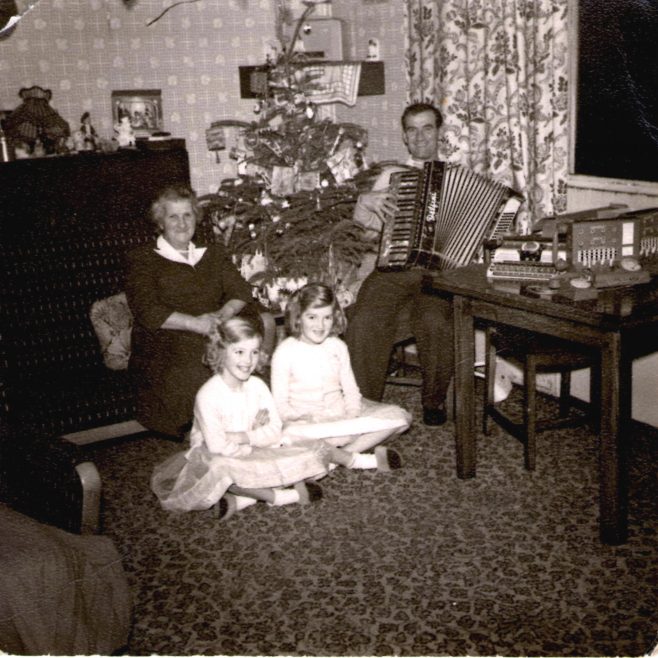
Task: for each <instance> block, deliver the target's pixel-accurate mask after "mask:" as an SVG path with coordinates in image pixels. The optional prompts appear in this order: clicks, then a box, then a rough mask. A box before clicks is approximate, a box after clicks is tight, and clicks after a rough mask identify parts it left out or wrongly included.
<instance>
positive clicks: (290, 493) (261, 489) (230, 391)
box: [151, 317, 398, 519]
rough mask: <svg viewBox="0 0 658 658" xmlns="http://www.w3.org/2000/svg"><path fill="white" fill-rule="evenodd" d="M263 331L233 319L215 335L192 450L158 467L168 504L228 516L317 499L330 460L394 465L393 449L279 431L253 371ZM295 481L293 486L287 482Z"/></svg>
mask: <svg viewBox="0 0 658 658" xmlns="http://www.w3.org/2000/svg"><path fill="white" fill-rule="evenodd" d="M261 341H262V336H261V334H260V332H259V330H258V329H257V328H256V326H255V325H254V324H253V323H252V322H251V321H250V320H248V319H246V318H241V317H234V318H231V319H230V320H227V321H225V322H223V323H221V324H219V325H218V326H217V329H216V331H215V332H214V333H213V334H212V335H211V336H210V339H209V343H208V347H207V350H206V362H207V364H208V365H209V366H210V368H211V369H212V370H213V372H214V373H215V374H214V375H213V376H212V377H211V378H210V379H209V380H208V381H207V382H206V383H205V384H204V385H203V386H202V387H201V388H200V389H199V392H198V393H197V396H196V401H195V407H194V422H193V425H192V430H191V432H190V449H189V450H187V451H186V452H181V453H177V454H175V455H173V456H172V457H170V458H169V459H167V460H165V461H164V462H163V463H162V464H159V465H157V466H156V467H155V469H154V471H153V475H152V477H151V488H152V490H153V492H154V493H155V494H156V495H157V497H158V498H159V500H160V504H161V505H162V507H163V508H165V509H168V510H178V511H189V510H201V509H208V508H210V507H212V506H214V505H216V504H217V508H218V515H219V517H220V518H221V519H227V518H229V517H230V516H232V515H233V513H234V512H235V511H237V510H239V509H243V508H245V507H248V506H250V505H252V504H254V503H256V502H257V501H259V500H260V501H265V502H267V503H269V504H270V505H274V506H279V505H287V504H289V503H296V502H300V503H302V504H304V503H309V502H312V501H314V500H318V499H319V498H321V496H322V490H321V488H320V487H319V485H318V484H316V483H314V482H304V480H306V479H307V478H313V479H316V478H318V477H322V476H324V475H326V474H327V473H328V472H329V470H330V468H329V467H330V464H342V465H344V466H348V467H350V468H379V469H380V470H390V469H391V468H395V467H396V466H397V465H398V464H397V461H396V454H395V453H393V452H390V454H389V452H388V451H387V453H385V454H380V455H379V456H378V457H377V458H376V459H373V455H353V454H350V453H348V452H346V451H344V450H341V449H339V448H335V447H332V446H330V445H328V444H326V443H324V442H322V441H320V442H313V443H305V444H300V445H284V444H290V443H291V442H290V441H289V440H287V439H286V437H285V435H284V434H283V433H282V423H281V420H280V418H279V415H278V413H277V410H276V406H275V404H274V400H273V398H272V394H271V393H270V390H269V389H268V387H267V385H266V384H265V382H263V380H261V379H259V378H258V377H252V373H253V372H254V369H255V368H256V366H257V365H258V360H259V356H260V345H261ZM290 485H294V486H292V487H290Z"/></svg>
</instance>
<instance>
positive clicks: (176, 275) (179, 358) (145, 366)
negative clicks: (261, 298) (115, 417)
mask: <svg viewBox="0 0 658 658" xmlns="http://www.w3.org/2000/svg"><path fill="white" fill-rule="evenodd" d="M154 247H155V245H154V244H150V245H144V246H142V247H139V248H138V249H135V250H134V251H132V252H131V253H130V254H129V255H128V276H127V281H126V295H127V297H128V304H129V305H130V309H131V311H132V312H133V314H134V316H135V322H134V327H133V334H132V354H131V357H130V369H131V370H133V371H134V372H135V375H136V378H137V384H138V394H137V420H138V421H139V422H140V423H141V424H142V425H144V426H145V427H147V428H148V429H151V430H153V431H156V432H162V433H164V434H170V435H174V436H178V435H180V433H181V432H182V431H183V430H184V429H185V426H186V425H187V424H188V423H189V422H190V421H191V419H192V414H193V410H194V398H195V396H196V393H197V391H198V390H199V388H200V387H201V385H202V384H204V383H205V381H206V380H207V379H208V378H209V377H210V376H211V375H212V373H211V372H210V370H209V369H208V367H207V366H205V365H204V364H203V362H202V359H203V354H204V351H205V345H206V338H205V336H202V335H200V334H196V333H192V332H189V331H179V330H172V329H161V328H160V327H161V326H162V324H163V323H164V321H165V320H166V319H167V318H168V317H169V316H170V315H171V314H172V313H173V312H174V311H178V312H179V313H187V314H189V315H194V316H197V315H202V314H203V313H211V312H214V311H218V310H219V309H220V308H221V307H222V306H223V305H224V304H225V303H226V302H227V301H228V300H229V299H241V300H243V301H245V302H247V303H248V304H250V305H251V307H249V308H248V309H245V311H247V312H250V313H249V314H252V315H254V316H256V317H257V313H258V311H259V310H260V307H258V306H257V305H256V304H255V303H253V302H254V300H253V297H252V295H251V288H250V286H249V284H248V283H247V282H246V281H245V280H244V279H243V278H242V276H241V275H240V273H239V272H238V270H237V269H236V268H235V266H234V265H233V263H232V262H231V260H230V259H229V258H228V257H227V256H226V253H225V251H224V250H223V248H222V247H221V246H220V245H215V244H213V245H210V246H208V248H207V250H206V252H205V254H204V255H203V257H202V258H201V260H200V261H199V262H198V263H197V264H196V265H195V266H194V267H193V266H191V265H187V264H185V263H177V262H174V261H170V260H168V259H166V258H164V257H163V256H160V255H159V254H158V253H156V251H155V250H154ZM252 303H253V304H252ZM245 311H243V312H242V313H241V315H242V314H245Z"/></svg>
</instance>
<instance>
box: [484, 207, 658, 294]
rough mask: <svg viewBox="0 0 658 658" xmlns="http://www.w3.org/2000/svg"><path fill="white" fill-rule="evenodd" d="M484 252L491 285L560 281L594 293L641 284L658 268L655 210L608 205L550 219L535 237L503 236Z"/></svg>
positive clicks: (541, 226)
mask: <svg viewBox="0 0 658 658" xmlns="http://www.w3.org/2000/svg"><path fill="white" fill-rule="evenodd" d="M485 247H486V248H487V250H488V254H487V255H488V258H487V260H488V268H487V276H489V277H490V278H492V279H520V280H524V279H525V280H534V281H536V280H541V281H551V280H552V279H554V278H556V277H562V279H563V280H568V281H569V282H570V283H571V284H572V285H574V282H575V281H578V282H579V284H580V285H582V281H583V280H585V281H587V282H589V285H590V286H593V287H595V288H605V287H611V286H619V285H633V284H636V283H643V282H646V281H648V280H649V279H650V275H649V272H648V271H647V270H648V269H652V268H653V267H655V266H656V265H658V208H647V209H644V210H636V211H629V210H628V208H627V206H624V205H612V206H607V207H604V208H593V209H590V210H584V211H579V212H576V213H571V214H565V215H561V216H556V217H548V218H545V219H543V220H542V221H541V222H540V223H539V227H538V230H537V232H536V233H533V234H531V235H528V236H510V235H508V236H504V238H503V239H502V240H498V241H495V242H491V241H490V242H489V243H485Z"/></svg>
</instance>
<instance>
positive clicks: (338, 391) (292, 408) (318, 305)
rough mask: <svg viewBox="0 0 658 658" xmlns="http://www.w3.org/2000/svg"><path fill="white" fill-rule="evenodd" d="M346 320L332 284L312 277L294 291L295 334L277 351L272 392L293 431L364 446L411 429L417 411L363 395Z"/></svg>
mask: <svg viewBox="0 0 658 658" xmlns="http://www.w3.org/2000/svg"><path fill="white" fill-rule="evenodd" d="M346 325H347V320H346V318H345V314H344V312H343V310H342V308H341V307H340V305H339V304H338V302H337V300H336V297H335V295H334V292H333V290H332V289H331V288H330V287H328V286H326V285H323V284H320V283H309V284H307V285H306V286H304V287H303V288H301V289H300V290H298V291H297V292H296V293H294V295H293V296H292V297H291V299H290V301H289V302H288V305H287V306H286V329H287V331H288V333H289V336H288V338H285V339H284V340H283V341H281V343H279V346H278V347H277V348H276V350H275V353H274V356H273V357H272V378H271V384H272V393H273V395H274V400H275V402H276V406H277V409H278V411H279V415H280V417H281V419H282V421H283V423H284V427H285V428H286V433H287V434H289V435H295V436H299V437H305V438H307V439H324V440H326V442H328V443H330V444H331V445H334V446H344V447H345V449H346V450H348V451H350V452H361V451H363V450H369V449H370V448H372V447H374V446H377V445H378V444H380V443H382V442H383V441H385V440H386V439H388V438H389V437H394V436H397V435H399V434H401V433H402V432H404V431H405V430H407V429H408V428H409V425H410V424H411V415H410V414H409V413H408V412H407V411H405V410H404V409H402V408H401V407H398V406H396V405H393V404H385V403H381V402H374V401H372V400H367V399H365V398H363V397H362V396H361V392H360V390H359V387H358V385H357V383H356V380H355V378H354V373H353V372H352V367H351V365H350V357H349V353H348V351H347V346H346V344H345V343H344V342H343V341H342V340H341V339H340V338H339V337H338V336H339V335H340V334H342V333H343V332H344V330H345V328H346Z"/></svg>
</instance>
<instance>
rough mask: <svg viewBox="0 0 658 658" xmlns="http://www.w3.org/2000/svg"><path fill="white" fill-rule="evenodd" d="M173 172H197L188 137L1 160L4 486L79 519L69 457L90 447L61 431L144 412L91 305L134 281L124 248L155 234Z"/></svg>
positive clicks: (44, 512) (0, 476) (80, 491)
mask: <svg viewBox="0 0 658 658" xmlns="http://www.w3.org/2000/svg"><path fill="white" fill-rule="evenodd" d="M174 183H188V184H189V162H188V156H187V152H186V151H185V149H184V148H161V149H158V150H147V149H131V150H121V151H118V152H116V153H112V154H84V155H75V156H63V157H48V158H39V159H30V160H18V161H14V162H7V163H0V223H1V226H2V240H1V241H0V495H2V496H3V497H4V499H6V500H9V502H10V503H11V504H12V506H14V507H15V508H21V509H24V510H25V511H28V512H30V511H31V510H38V513H39V514H40V515H41V516H42V517H44V518H45V520H48V521H50V522H53V521H55V522H57V523H59V524H60V525H63V526H64V527H65V525H66V524H67V523H72V524H73V525H72V527H71V529H73V530H74V531H79V529H80V528H79V523H78V522H77V521H76V522H73V521H71V519H73V518H75V517H76V515H77V512H76V510H78V509H80V508H82V506H83V504H84V486H83V483H82V482H81V480H80V478H79V473H78V472H77V471H75V469H71V468H69V467H70V466H73V467H75V466H76V465H77V464H78V463H79V462H81V461H84V460H85V459H87V457H86V456H85V452H84V450H81V449H78V448H77V447H76V446H75V445H73V444H71V443H69V442H68V441H62V440H61V439H60V438H59V437H61V436H62V435H64V434H69V433H78V432H92V433H93V432H98V428H103V429H104V428H106V427H108V426H116V424H119V427H120V428H121V427H122V426H123V424H126V423H127V422H128V423H129V421H131V420H132V419H133V418H134V413H135V391H134V382H133V381H132V377H131V373H130V372H129V371H126V370H110V369H108V368H107V367H106V366H105V365H104V363H103V360H102V356H101V351H100V349H99V344H98V340H97V338H96V335H95V333H94V329H93V327H92V325H91V322H90V318H89V312H90V307H91V305H92V304H93V303H94V302H95V301H97V300H100V299H103V298H105V297H107V296H109V295H113V294H115V293H118V292H120V291H121V290H122V289H123V277H124V271H123V270H124V260H125V254H126V252H127V251H129V250H130V249H132V248H134V247H135V246H137V245H139V244H143V243H144V242H146V241H148V240H150V239H152V237H153V235H154V227H153V224H152V222H151V221H150V219H149V218H148V209H149V206H150V204H151V202H152V200H153V199H154V198H155V196H156V195H157V193H158V192H159V191H160V190H161V189H162V188H163V187H165V186H166V185H169V184H174ZM42 485H43V486H42ZM44 488H45V489H44ZM44 490H47V491H48V498H49V501H48V502H49V503H50V504H49V505H47V506H46V509H44V505H43V504H42V503H43V498H44V494H43V491H44ZM35 513H36V512H35Z"/></svg>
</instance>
